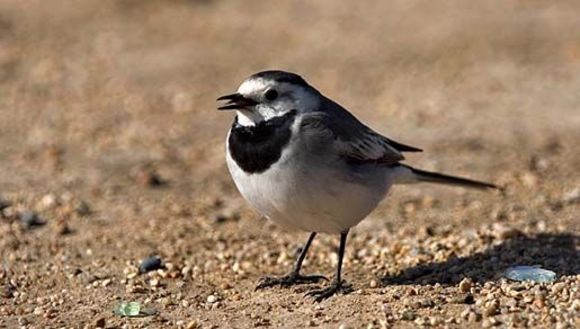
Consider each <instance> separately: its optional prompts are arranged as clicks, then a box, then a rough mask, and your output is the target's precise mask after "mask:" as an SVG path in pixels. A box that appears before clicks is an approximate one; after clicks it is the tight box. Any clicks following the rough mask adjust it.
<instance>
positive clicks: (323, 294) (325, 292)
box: [306, 231, 352, 302]
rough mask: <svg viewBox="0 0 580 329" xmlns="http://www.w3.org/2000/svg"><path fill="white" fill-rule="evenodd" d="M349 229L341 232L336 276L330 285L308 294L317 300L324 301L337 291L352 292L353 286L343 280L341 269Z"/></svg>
mask: <svg viewBox="0 0 580 329" xmlns="http://www.w3.org/2000/svg"><path fill="white" fill-rule="evenodd" d="M347 235H348V231H345V232H342V233H340V246H339V247H338V267H337V269H336V277H335V278H334V280H333V281H332V283H331V284H330V286H329V287H326V288H323V289H317V290H313V291H310V292H308V293H307V294H306V296H312V297H314V300H315V301H317V302H320V301H323V300H325V299H326V298H328V297H331V296H333V295H336V294H337V293H342V294H347V293H349V292H352V287H351V286H350V285H349V284H347V283H345V282H343V281H342V280H341V278H340V271H341V269H342V258H343V257H344V249H345V247H346V237H347Z"/></svg>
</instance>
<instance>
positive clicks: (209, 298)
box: [207, 295, 218, 304]
mask: <svg viewBox="0 0 580 329" xmlns="http://www.w3.org/2000/svg"><path fill="white" fill-rule="evenodd" d="M217 301H218V298H217V296H215V295H209V296H207V302H208V303H210V304H213V303H215V302H217Z"/></svg>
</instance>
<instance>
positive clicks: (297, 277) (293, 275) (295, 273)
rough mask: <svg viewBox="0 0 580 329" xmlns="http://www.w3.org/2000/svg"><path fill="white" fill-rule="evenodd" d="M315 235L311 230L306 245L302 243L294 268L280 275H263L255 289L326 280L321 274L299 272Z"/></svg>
mask: <svg viewBox="0 0 580 329" xmlns="http://www.w3.org/2000/svg"><path fill="white" fill-rule="evenodd" d="M315 236H316V232H312V234H310V237H309V238H308V241H306V245H304V248H302V251H301V252H300V255H299V256H298V258H297V259H296V263H294V268H293V269H292V272H290V273H289V274H287V275H285V276H282V277H270V276H267V277H263V278H262V279H261V280H260V282H259V283H258V286H256V290H258V289H263V288H268V287H272V286H278V285H279V286H282V287H289V286H292V285H296V284H303V283H311V282H318V281H320V280H326V281H328V279H327V278H326V277H324V276H322V275H301V274H300V268H301V267H302V262H304V258H305V257H306V253H307V252H308V248H310V244H311V243H312V241H313V240H314V237H315Z"/></svg>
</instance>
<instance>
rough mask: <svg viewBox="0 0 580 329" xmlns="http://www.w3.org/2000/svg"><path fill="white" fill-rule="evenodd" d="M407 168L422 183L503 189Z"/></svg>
mask: <svg viewBox="0 0 580 329" xmlns="http://www.w3.org/2000/svg"><path fill="white" fill-rule="evenodd" d="M405 167H407V168H409V169H410V170H411V171H412V172H413V175H414V176H415V178H416V179H417V180H418V181H420V182H429V183H439V184H447V185H457V186H464V187H471V188H477V189H484V190H485V189H501V187H499V186H497V185H494V184H491V183H486V182H480V181H476V180H472V179H467V178H462V177H456V176H450V175H445V174H440V173H436V172H431V171H425V170H421V169H415V168H412V167H409V166H406V165H405Z"/></svg>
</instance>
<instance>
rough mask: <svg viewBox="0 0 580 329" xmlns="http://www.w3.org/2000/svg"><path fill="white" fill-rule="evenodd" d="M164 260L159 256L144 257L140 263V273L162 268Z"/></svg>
mask: <svg viewBox="0 0 580 329" xmlns="http://www.w3.org/2000/svg"><path fill="white" fill-rule="evenodd" d="M162 268H163V262H162V261H161V258H159V257H157V256H151V257H147V258H145V259H143V260H142V261H141V265H139V273H147V272H151V271H154V270H158V269H162Z"/></svg>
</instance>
